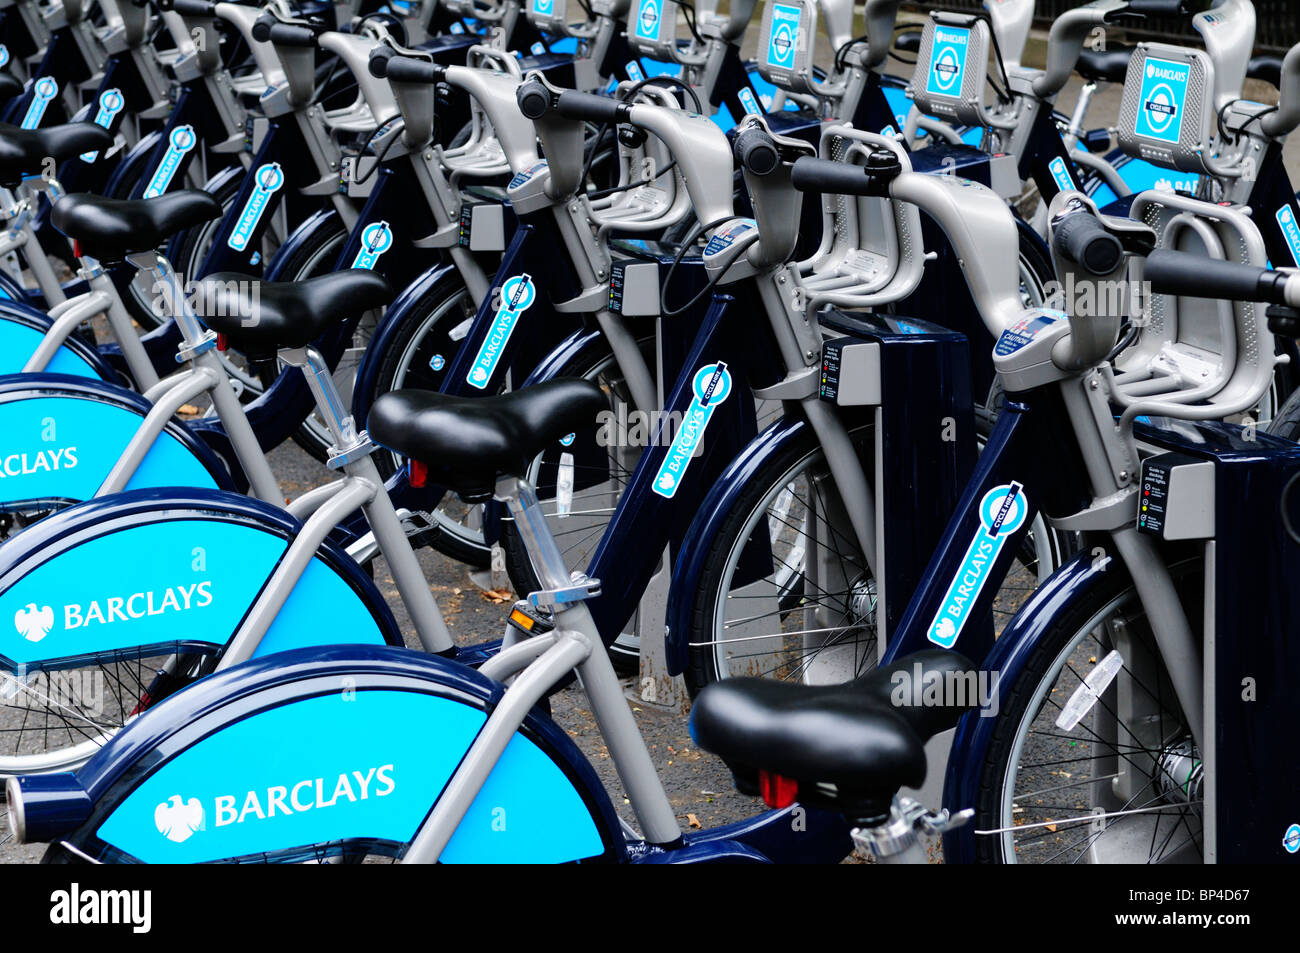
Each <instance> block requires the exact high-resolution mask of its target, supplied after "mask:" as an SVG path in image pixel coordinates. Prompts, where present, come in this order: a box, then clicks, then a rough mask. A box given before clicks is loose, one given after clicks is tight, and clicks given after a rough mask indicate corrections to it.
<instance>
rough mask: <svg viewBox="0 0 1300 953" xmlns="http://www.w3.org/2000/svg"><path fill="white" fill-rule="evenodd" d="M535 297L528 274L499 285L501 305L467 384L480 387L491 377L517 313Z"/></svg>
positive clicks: (511, 330) (518, 314) (519, 313)
mask: <svg viewBox="0 0 1300 953" xmlns="http://www.w3.org/2000/svg"><path fill="white" fill-rule="evenodd" d="M536 300H537V288H536V287H535V286H534V285H533V279H532V278H531V277H530V276H529V275H526V274H524V275H515V276H514V277H513V278H507V279H506V281H505V284H503V285H502V286H501V307H499V308H498V309H497V313H496V318H495V319H494V320H493V321H492V327H491V328H489V329H488V333H487V337H485V338H484V339H483V344H482V346H480V347H479V349H478V356H477V357H475V358H474V363H473V364H472V365H471V366H470V369H469V374H467V375H466V377H465V380H466V381H468V382H469V384H470V386H472V387H477V388H478V389H479V390H483V389H484V388H486V387H487V385H488V381H490V380H491V379H492V372H493V371H494V370H496V366H497V362H498V361H500V360H501V355H502V354H503V353H504V352H505V349H506V343H507V342H508V341H509V340H510V335H511V334H512V333H513V332H514V330H515V325H516V324H518V323H519V316H520V315H521V314H523V313H524V312H525V311H527V310H528V309H529V308H530V307H532V304H533V302H534V301H536Z"/></svg>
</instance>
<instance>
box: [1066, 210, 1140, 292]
mask: <svg viewBox="0 0 1300 953" xmlns="http://www.w3.org/2000/svg"><path fill="white" fill-rule="evenodd" d="M1052 244H1053V245H1054V246H1055V248H1056V252H1057V254H1058V255H1060V256H1061V257H1062V258H1065V259H1066V260H1067V261H1072V262H1074V263H1075V264H1077V265H1079V266H1080V267H1082V268H1083V269H1084V270H1085V271H1087V272H1090V273H1091V274H1093V275H1096V276H1098V277H1104V276H1105V275H1109V274H1110V273H1111V272H1113V271H1114V270H1115V269H1116V268H1118V267H1119V264H1120V262H1121V261H1122V260H1123V258H1124V246H1123V245H1122V244H1121V243H1120V240H1119V239H1118V238H1116V237H1115V236H1114V235H1112V234H1111V233H1110V232H1109V231H1107V230H1106V226H1104V225H1102V224H1101V222H1100V221H1098V220H1097V219H1096V217H1094V216H1092V215H1083V214H1075V215H1070V216H1067V217H1066V218H1064V219H1062V220H1061V222H1060V223H1059V224H1058V225H1057V226H1056V228H1055V229H1054V231H1053V234H1052Z"/></svg>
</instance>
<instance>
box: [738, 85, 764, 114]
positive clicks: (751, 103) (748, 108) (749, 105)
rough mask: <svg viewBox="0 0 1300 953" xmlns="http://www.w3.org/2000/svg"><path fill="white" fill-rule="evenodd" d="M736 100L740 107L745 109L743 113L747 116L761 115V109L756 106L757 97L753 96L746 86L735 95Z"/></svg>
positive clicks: (752, 92)
mask: <svg viewBox="0 0 1300 953" xmlns="http://www.w3.org/2000/svg"><path fill="white" fill-rule="evenodd" d="M736 98H738V99H739V100H740V105H742V106H744V107H745V112H746V114H747V115H750V116H761V115H763V109H762V107H761V106H759V105H758V97H756V96H755V95H754V91H753V90H752V89H750V88H749V87H748V86H746V87H743V88H742V89H741V90H740V92H739V93H737V94H736Z"/></svg>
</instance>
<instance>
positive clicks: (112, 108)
mask: <svg viewBox="0 0 1300 953" xmlns="http://www.w3.org/2000/svg"><path fill="white" fill-rule="evenodd" d="M125 105H126V98H125V97H124V96H123V95H122V91H121V90H120V89H106V90H104V92H103V93H102V94H101V95H100V97H99V112H97V113H96V114H95V125H97V126H103V127H104V128H105V129H108V128H110V127H111V126H112V125H113V120H114V119H116V118H117V114H118V113H120V112H121V111H122V107H123V106H125ZM98 154H99V153H97V152H83V153H82V154H81V161H82V162H94V161H95V156H97V155H98Z"/></svg>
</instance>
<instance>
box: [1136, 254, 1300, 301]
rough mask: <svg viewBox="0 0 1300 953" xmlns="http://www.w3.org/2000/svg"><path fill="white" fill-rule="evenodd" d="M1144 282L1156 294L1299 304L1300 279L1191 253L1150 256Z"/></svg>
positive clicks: (1293, 275)
mask: <svg viewBox="0 0 1300 953" xmlns="http://www.w3.org/2000/svg"><path fill="white" fill-rule="evenodd" d="M1142 275H1143V278H1144V279H1145V280H1146V281H1147V282H1149V283H1150V285H1151V290H1152V291H1154V292H1156V293H1157V294H1170V295H1187V296H1190V297H1194V298H1222V299H1225V300H1228V301H1258V302H1264V303H1267V304H1280V305H1290V306H1292V307H1295V306H1296V305H1298V304H1300V275H1296V274H1287V273H1285V272H1280V271H1270V270H1269V269H1267V268H1256V267H1254V266H1252V265H1242V264H1239V263H1237V262H1233V261H1221V260H1218V259H1214V258H1206V257H1205V256H1203V255H1194V254H1191V253H1190V252H1179V251H1170V250H1168V249H1159V250H1157V251H1153V252H1152V253H1151V254H1150V255H1148V256H1147V260H1146V267H1145V268H1144V269H1143V273H1142Z"/></svg>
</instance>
